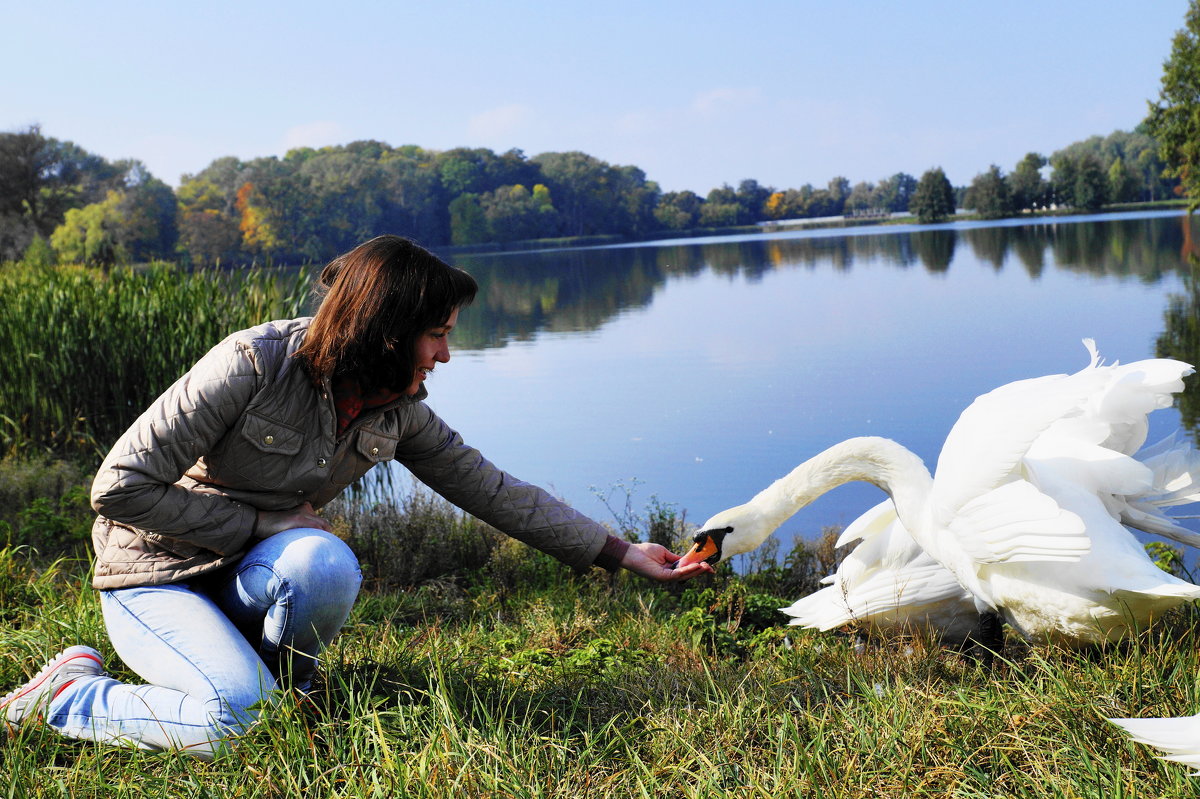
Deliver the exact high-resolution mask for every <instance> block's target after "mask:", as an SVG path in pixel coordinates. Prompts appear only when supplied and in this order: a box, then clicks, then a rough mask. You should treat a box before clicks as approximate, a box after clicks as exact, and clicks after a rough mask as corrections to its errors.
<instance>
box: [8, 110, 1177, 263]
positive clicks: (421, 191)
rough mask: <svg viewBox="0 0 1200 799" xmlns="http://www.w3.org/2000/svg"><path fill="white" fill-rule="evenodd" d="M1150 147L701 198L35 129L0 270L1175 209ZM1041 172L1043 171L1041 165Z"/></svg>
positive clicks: (1095, 149) (546, 156)
mask: <svg viewBox="0 0 1200 799" xmlns="http://www.w3.org/2000/svg"><path fill="white" fill-rule="evenodd" d="M1157 153H1158V148H1157V145H1156V143H1155V141H1154V140H1153V139H1152V138H1150V136H1149V135H1147V134H1146V133H1144V132H1135V133H1124V132H1120V131H1118V132H1116V133H1113V134H1112V135H1110V136H1109V137H1107V138H1101V137H1098V136H1097V137H1093V138H1092V139H1088V140H1087V141H1085V142H1078V143H1076V144H1072V145H1071V146H1070V147H1068V148H1066V149H1064V150H1061V151H1059V152H1057V153H1055V154H1054V155H1052V156H1051V157H1050V158H1049V159H1047V158H1043V157H1042V156H1040V155H1038V154H1036V153H1030V154H1029V155H1027V156H1026V157H1025V159H1023V160H1022V161H1021V163H1019V164H1017V166H1016V169H1015V170H1014V171H1013V172H1012V173H1011V174H1008V175H1005V174H1003V173H1002V172H1001V171H1000V169H999V168H998V167H995V166H993V167H992V168H991V169H990V170H988V171H987V172H985V173H982V174H980V175H979V176H977V177H976V178H975V180H974V181H973V182H972V183H971V184H970V185H969V186H966V187H959V188H954V187H952V186H951V185H950V182H949V180H948V179H947V178H946V176H945V174H944V172H943V171H942V170H941V169H940V168H933V169H930V170H929V171H927V172H926V173H925V174H924V175H922V177H921V179H920V180H918V179H916V178H914V177H913V176H911V175H908V174H906V173H903V172H900V173H896V174H894V175H892V176H890V177H888V178H885V179H882V180H880V181H878V182H866V181H864V182H860V183H857V184H853V185H851V183H850V181H849V180H847V179H846V178H844V177H840V176H839V177H835V178H834V179H833V180H831V181H829V183H828V184H827V185H825V186H824V187H820V188H818V187H814V186H812V185H809V184H806V185H804V186H802V187H800V188H798V189H783V190H780V189H776V188H774V187H770V186H765V185H762V184H760V183H759V182H758V181H757V180H753V179H746V180H743V181H741V182H740V183H739V184H738V186H737V187H736V188H734V187H732V186H730V185H728V184H725V185H722V186H719V187H717V188H714V189H712V190H710V191H709V192H708V194H707V195H706V196H704V197H701V196H700V195H698V194H696V193H695V192H692V191H672V192H664V191H662V190H661V189H660V188H659V186H658V184H657V183H655V182H654V181H652V180H648V179H647V178H646V175H645V173H644V172H643V171H642V170H641V169H639V168H637V167H635V166H615V165H612V164H609V163H607V162H605V161H603V160H600V159H598V158H595V157H593V156H590V155H588V154H586V153H582V152H561V153H560V152H551V153H542V154H540V155H536V156H534V157H532V158H530V157H527V156H526V155H525V154H524V153H523V152H522V151H520V150H517V149H513V150H509V151H507V152H504V153H496V152H493V151H492V150H489V149H486V148H456V149H452V150H446V151H433V150H427V149H424V148H421V147H418V146H416V145H406V146H403V147H392V146H390V145H388V144H385V143H383V142H377V141H356V142H352V143H350V144H346V145H338V146H332V147H323V148H320V149H313V148H300V149H295V150H292V151H290V152H288V153H287V155H285V156H283V157H282V158H279V157H275V156H269V157H262V158H255V159H252V160H249V161H242V160H240V159H237V158H234V157H226V158H219V159H217V160H215V161H213V162H212V163H211V164H209V165H208V166H207V167H206V168H205V169H204V170H202V171H201V172H199V173H197V174H194V175H184V176H183V177H182V179H181V181H180V185H179V188H178V189H177V190H172V189H171V188H170V187H169V186H167V185H166V184H165V183H163V182H162V181H161V180H159V179H158V178H156V177H154V176H153V175H151V174H150V173H149V171H148V170H147V169H146V168H145V166H144V165H143V164H142V163H140V162H138V161H135V160H128V161H116V162H109V161H107V160H105V159H104V158H101V157H100V156H97V155H94V154H91V153H88V152H87V151H86V150H84V149H83V148H82V147H80V146H79V145H77V144H75V143H73V142H69V141H59V140H57V139H55V138H52V137H48V136H45V135H43V133H42V132H41V130H40V129H39V128H38V127H31V128H29V129H26V130H22V131H17V132H11V133H0V260H18V259H23V260H25V261H27V262H31V261H32V262H43V261H45V262H50V261H55V260H57V261H63V262H78V263H89V264H98V265H110V264H114V263H124V262H141V261H147V260H151V259H164V260H179V261H183V262H185V263H190V264H194V265H207V264H215V263H226V264H237V263H247V262H251V261H255V262H259V263H306V262H322V261H326V260H328V259H329V258H331V257H333V256H334V255H336V254H338V253H340V252H344V251H346V250H348V249H350V248H351V247H353V246H354V245H356V244H358V243H359V242H361V241H363V240H365V239H368V238H371V237H372V236H375V235H378V234H380V233H385V232H391V233H400V234H403V235H407V236H410V237H412V238H414V239H416V240H417V241H420V242H422V243H423V244H425V245H427V246H432V247H438V246H444V245H474V244H485V243H494V242H500V243H504V242H512V241H519V240H528V239H545V238H561V237H581V236H596V235H606V236H613V237H620V238H623V239H644V238H646V237H648V236H653V235H661V234H678V233H681V232H685V231H690V230H698V229H713V228H729V227H735V226H742V225H753V224H756V223H760V222H767V221H782V220H788V219H803V218H813V217H836V216H842V215H847V216H857V215H879V214H888V213H895V212H911V213H913V214H915V215H916V216H917V217H918V218H919V219H920V221H923V222H936V221H941V220H943V219H946V218H948V217H949V216H951V215H953V214H954V213H955V209H956V208H958V207H965V208H968V209H974V210H976V211H977V212H978V213H979V214H980V215H981V216H985V217H996V216H1004V215H1009V214H1013V213H1020V212H1023V211H1025V210H1040V209H1043V208H1049V207H1054V206H1069V207H1077V208H1084V209H1092V208H1096V207H1098V206H1099V205H1100V204H1103V203H1105V202H1110V201H1111V202H1125V201H1137V200H1154V199H1158V198H1162V197H1166V196H1170V195H1171V194H1172V192H1173V190H1174V186H1175V185H1176V183H1177V181H1175V180H1174V179H1171V178H1163V177H1162V176H1161V173H1162V170H1163V168H1164V165H1163V163H1162V162H1161V161H1160V160H1158V155H1157ZM1047 166H1048V167H1049V168H1050V174H1049V176H1045V172H1046V171H1047V170H1046V167H1047Z"/></svg>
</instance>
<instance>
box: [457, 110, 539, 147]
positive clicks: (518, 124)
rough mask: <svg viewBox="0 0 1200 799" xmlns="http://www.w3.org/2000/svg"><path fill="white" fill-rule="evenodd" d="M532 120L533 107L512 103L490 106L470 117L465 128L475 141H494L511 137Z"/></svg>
mask: <svg viewBox="0 0 1200 799" xmlns="http://www.w3.org/2000/svg"><path fill="white" fill-rule="evenodd" d="M532 121H533V109H532V108H530V107H529V106H527V105H522V104H520V103H513V104H511V105H502V106H500V107H498V108H491V109H489V110H487V111H483V112H481V113H479V114H476V115H475V116H473V117H471V118H470V120H468V121H467V130H468V131H469V132H470V134H471V138H472V139H473V140H476V141H495V140H496V139H502V138H508V137H511V136H512V134H513V133H515V132H517V131H520V130H521V129H523V128H526V127H528V126H529V125H530V123H531V122H532Z"/></svg>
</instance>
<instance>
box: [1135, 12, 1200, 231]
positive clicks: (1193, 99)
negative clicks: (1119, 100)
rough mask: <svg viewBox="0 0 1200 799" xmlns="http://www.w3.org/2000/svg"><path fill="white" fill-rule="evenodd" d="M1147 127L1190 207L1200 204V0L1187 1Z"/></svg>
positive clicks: (1165, 63) (1164, 66)
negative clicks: (1178, 181) (1181, 24)
mask: <svg viewBox="0 0 1200 799" xmlns="http://www.w3.org/2000/svg"><path fill="white" fill-rule="evenodd" d="M1146 129H1147V130H1148V131H1149V133H1150V135H1152V136H1153V137H1154V138H1155V139H1157V140H1158V146H1159V154H1160V155H1161V156H1162V159H1163V161H1165V162H1166V164H1167V172H1168V174H1170V175H1172V176H1175V177H1178V178H1179V180H1180V184H1181V186H1182V190H1183V192H1184V193H1185V194H1186V195H1187V197H1188V198H1189V205H1188V208H1189V210H1192V211H1194V210H1196V208H1198V207H1200V0H1191V2H1189V3H1188V9H1187V13H1186V14H1185V15H1184V27H1183V28H1182V29H1180V30H1179V31H1177V32H1176V33H1175V37H1174V39H1172V41H1171V54H1170V55H1169V56H1168V57H1167V60H1166V61H1165V62H1164V63H1163V76H1162V86H1161V88H1160V89H1159V96H1158V102H1156V103H1151V104H1150V113H1149V116H1148V117H1147V118H1146Z"/></svg>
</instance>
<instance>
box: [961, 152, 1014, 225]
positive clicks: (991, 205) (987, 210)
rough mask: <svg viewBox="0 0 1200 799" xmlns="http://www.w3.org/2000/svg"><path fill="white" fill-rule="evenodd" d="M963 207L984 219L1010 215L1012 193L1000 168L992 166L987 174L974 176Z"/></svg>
mask: <svg viewBox="0 0 1200 799" xmlns="http://www.w3.org/2000/svg"><path fill="white" fill-rule="evenodd" d="M965 205H966V207H967V208H973V209H975V211H976V212H977V213H978V214H979V215H980V216H981V217H983V218H984V219H1000V218H1002V217H1006V216H1009V215H1011V214H1012V210H1013V201H1012V193H1011V192H1010V191H1009V188H1008V181H1007V180H1005V178H1004V175H1003V174H1002V173H1001V172H1000V167H998V166H996V165H995V164H992V166H991V167H990V168H989V169H988V171H987V172H981V173H980V174H978V175H976V176H975V179H974V180H973V181H971V187H970V188H969V189H968V190H967V197H966V200H965Z"/></svg>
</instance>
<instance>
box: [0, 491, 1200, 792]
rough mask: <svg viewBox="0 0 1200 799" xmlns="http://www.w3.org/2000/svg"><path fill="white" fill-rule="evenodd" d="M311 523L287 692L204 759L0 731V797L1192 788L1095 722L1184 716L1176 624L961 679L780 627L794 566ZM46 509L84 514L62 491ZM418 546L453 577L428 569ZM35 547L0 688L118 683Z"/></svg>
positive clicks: (10, 589)
mask: <svg viewBox="0 0 1200 799" xmlns="http://www.w3.org/2000/svg"><path fill="white" fill-rule="evenodd" d="M45 479H47V480H49V479H50V478H48V477H47V478H45ZM71 508H73V509H74V517H72V513H71V512H70V510H71ZM330 515H331V517H332V518H333V519H334V523H335V527H336V528H337V529H338V530H339V532H340V533H341V534H342V535H344V536H346V537H347V539H348V540H349V542H350V543H351V546H352V547H353V548H354V549H355V550H356V551H357V552H358V553H359V555H360V557H361V558H363V560H364V566H365V567H366V571H367V576H368V582H367V588H366V590H365V591H364V593H363V595H362V596H361V597H360V599H359V601H358V603H357V605H356V607H355V610H354V613H353V615H352V616H351V618H350V621H349V623H348V625H347V627H346V629H345V630H344V632H343V634H342V635H341V636H340V637H339V638H338V639H337V641H336V643H335V645H334V646H333V647H332V648H331V649H330V650H328V651H327V652H326V653H325V655H324V657H323V659H322V663H323V667H322V671H321V676H320V678H319V682H318V685H317V690H316V693H315V694H314V695H313V696H311V697H309V698H307V699H303V700H301V699H300V698H298V697H296V696H293V695H287V696H284V697H283V698H282V701H281V702H280V704H279V705H278V706H277V707H274V708H272V709H271V710H269V711H268V712H267V713H266V716H265V720H264V721H263V723H261V724H260V725H258V726H256V727H255V728H253V729H252V730H251V732H250V733H249V734H247V735H246V736H245V737H244V738H243V739H242V741H241V743H240V745H239V746H238V747H237V748H236V749H235V750H234V751H233V752H232V753H231V754H229V755H227V756H225V757H223V758H221V759H219V760H217V761H216V762H213V763H199V762H196V761H193V760H191V759H189V758H186V757H182V756H179V755H175V754H150V753H144V752H139V751H135V750H131V749H121V748H115V747H105V746H98V745H95V744H91V743H85V742H79V741H71V740H67V739H63V738H60V737H59V736H57V735H56V734H55V733H53V732H51V731H50V730H48V729H47V728H45V727H41V726H36V725H30V726H25V727H22V728H20V729H17V730H10V731H9V734H8V735H7V736H0V772H2V773H3V775H4V778H5V779H4V780H3V781H2V783H3V784H0V796H4V797H13V798H14V799H16V797H21V798H22V799H24V798H25V797H41V796H46V797H73V798H77V797H105V798H106V799H108V798H109V797H145V796H188V797H222V799H224V798H225V797H272V798H274V797H281V798H282V797H294V796H314V797H315V796H321V797H334V796H336V797H394V796H405V797H409V796H412V797H424V796H429V797H451V796H454V797H462V796H470V797H475V796H489V797H490V796H513V797H526V796H546V797H578V796H589V797H592V796H595V797H621V799H626V798H627V797H718V796H762V797H779V796H836V797H877V796H894V797H902V796H964V797H976V796H978V797H983V796H988V797H991V796H1062V797H1093V796H1094V797H1119V796H1128V797H1135V796H1136V797H1145V796H1193V795H1194V794H1195V791H1196V789H1197V787H1198V786H1197V784H1196V783H1195V782H1194V781H1192V780H1191V778H1189V777H1187V776H1186V769H1185V768H1183V767H1182V766H1178V765H1173V764H1163V763H1161V762H1159V761H1157V760H1155V759H1154V757H1153V755H1152V753H1151V752H1150V751H1148V750H1147V749H1145V748H1144V747H1140V746H1138V745H1135V744H1131V743H1129V742H1128V741H1127V740H1126V739H1125V738H1124V736H1123V734H1121V733H1120V731H1119V730H1117V729H1116V728H1115V727H1113V726H1111V725H1109V724H1108V723H1106V722H1105V721H1104V720H1103V717H1104V716H1114V715H1115V716H1120V715H1178V714H1182V713H1189V712H1192V711H1194V710H1200V689H1197V680H1196V675H1197V673H1198V672H1200V657H1198V655H1197V653H1196V651H1195V647H1194V645H1193V643H1192V642H1193V641H1194V639H1195V636H1196V634H1197V633H1198V632H1200V630H1198V629H1197V628H1198V627H1200V619H1198V618H1197V616H1196V614H1195V613H1194V612H1193V611H1191V610H1190V609H1189V610H1188V611H1187V612H1181V613H1178V614H1176V615H1175V616H1173V617H1172V618H1171V619H1170V620H1169V621H1168V622H1166V623H1164V624H1162V625H1160V626H1159V627H1158V628H1156V629H1154V630H1152V631H1150V632H1149V633H1147V634H1145V635H1143V636H1142V637H1140V638H1138V639H1137V640H1135V641H1133V642H1131V643H1130V644H1129V645H1128V646H1124V647H1119V648H1115V649H1113V650H1111V651H1108V652H1090V653H1082V654H1081V653H1074V652H1068V651H1065V650H1061V649H1056V648H1049V647H1044V648H1043V647H1037V648H1031V647H1028V646H1025V645H1023V644H1021V643H1020V642H1019V641H1015V640H1011V639H1010V642H1009V648H1008V651H1007V653H1006V659H1005V660H1004V661H1003V662H1001V663H1000V664H998V665H997V666H995V667H994V668H992V669H991V670H987V669H984V668H983V667H982V666H979V665H977V664H975V663H974V662H972V661H970V660H967V659H965V658H963V657H962V656H960V655H958V654H956V653H953V652H949V651H945V650H942V649H940V648H939V647H937V646H936V645H934V644H933V643H931V642H929V641H926V640H923V639H910V638H899V637H896V638H890V639H886V640H875V641H869V642H867V643H866V644H865V645H863V644H861V643H860V642H857V641H856V640H855V639H854V638H852V637H850V636H847V635H844V634H818V633H811V632H805V631H798V630H796V629H794V628H787V627H784V626H781V624H780V622H781V619H780V617H779V616H778V615H777V614H776V612H775V610H774V609H775V608H776V607H778V606H779V605H781V604H783V603H784V601H785V599H786V600H790V599H793V598H795V596H794V594H793V593H789V592H790V591H794V590H797V589H793V588H789V587H788V586H791V585H794V583H789V580H793V579H794V578H795V575H796V574H797V573H800V572H804V571H805V569H807V570H808V571H811V570H812V568H811V567H812V564H811V563H809V564H808V565H807V566H804V567H797V568H793V569H791V570H787V569H783V568H771V567H770V566H769V564H765V563H759V564H758V566H759V568H756V569H755V570H754V571H752V572H751V573H749V574H746V575H742V576H737V575H734V574H733V573H732V572H729V571H726V572H724V573H723V574H720V575H718V576H716V577H714V578H705V579H704V580H703V581H695V582H693V583H691V584H689V585H686V586H675V587H659V586H655V585H652V584H649V583H647V582H645V581H642V580H639V579H638V578H634V577H632V576H630V575H626V574H621V575H617V576H616V577H615V578H614V577H609V576H608V575H606V574H603V573H600V572H595V573H593V574H590V575H586V576H584V577H574V576H572V575H570V574H569V573H568V572H567V571H566V570H565V569H563V568H562V567H561V566H559V565H558V564H556V563H554V562H552V561H550V560H549V559H548V558H545V557H544V556H541V555H539V554H537V553H534V552H531V551H530V550H528V549H526V548H524V547H523V546H521V545H520V544H517V543H515V542H512V541H509V540H508V539H505V538H503V537H502V536H499V535H498V534H496V533H495V532H494V531H491V530H489V529H487V528H484V527H482V526H481V525H478V524H477V523H475V522H473V521H471V520H469V519H464V518H463V517H462V516H461V515H459V514H458V513H457V512H456V511H454V510H453V509H452V508H449V507H447V506H445V505H444V504H442V503H441V502H440V501H439V500H435V499H432V498H430V497H428V496H425V495H421V494H419V493H418V494H411V495H409V496H407V497H404V498H401V499H399V500H397V501H396V502H395V503H386V504H384V505H383V506H368V505H366V504H365V503H363V502H355V501H350V502H345V503H341V504H340V505H338V506H337V507H334V508H331V509H330ZM62 516H63V517H64V518H66V519H67V521H68V522H71V521H72V519H73V521H74V522H78V521H80V520H82V519H84V518H85V517H86V512H85V511H81V510H79V509H78V507H77V506H71V505H69V504H68V510H66V511H63V513H62ZM39 518H40V517H39ZM34 528H36V524H35V525H34ZM34 528H28V527H27V526H24V525H22V526H19V527H18V528H17V529H16V533H15V535H16V536H17V537H24V536H26V535H28V534H29V532H30V530H32V529H34ZM64 529H65V530H67V531H69V530H70V529H72V526H71V523H68V524H66V525H65V527H64ZM438 530H440V531H443V532H444V537H442V538H439V537H437V536H435V535H432V533H433V532H435V531H438ZM643 533H645V534H648V532H647V531H643ZM42 535H43V536H44V537H53V535H52V533H50V532H49V531H46V530H43V531H42ZM385 536H386V537H388V542H387V544H386V545H385V544H384V543H383V538H384V537H385ZM445 538H448V539H449V540H450V545H449V547H450V548H451V549H453V550H454V551H455V552H457V553H458V555H459V556H460V560H459V561H458V562H454V560H453V559H440V560H439V557H438V553H439V552H442V551H444V550H445V549H446V546H445V544H444V540H445ZM385 546H387V547H391V549H384V548H383V547H385ZM60 552H66V553H67V554H66V555H65V556H61V555H60V556H59V557H58V558H51V557H49V556H46V555H43V554H39V553H37V552H35V551H33V550H32V549H31V548H29V547H27V546H22V545H20V544H16V545H10V546H7V547H3V548H0V686H4V690H8V689H9V688H10V687H11V686H13V685H16V684H18V683H20V682H21V681H23V680H24V679H26V678H27V677H28V676H29V675H30V674H31V673H32V672H33V671H34V670H35V669H36V668H37V667H38V666H39V665H40V662H41V661H42V660H43V659H44V658H45V657H46V656H47V655H49V654H51V653H53V652H54V651H57V650H58V649H59V648H61V647H64V646H67V645H69V644H72V643H79V642H82V643H87V644H90V645H93V646H96V647H97V648H99V649H100V650H101V652H102V653H103V654H104V655H105V657H106V660H107V661H108V663H109V665H110V669H111V671H112V672H113V673H114V674H115V675H116V676H118V677H119V678H123V679H130V680H135V681H136V678H135V677H134V676H133V675H131V674H129V673H128V671H127V670H125V668H124V666H123V665H122V664H121V662H120V661H119V660H118V659H116V657H115V656H114V654H113V652H112V651H111V649H110V647H109V645H108V642H107V639H106V637H105V635H104V632H103V622H102V620H101V618H100V613H99V608H98V604H97V601H96V595H95V592H94V591H92V590H91V589H90V588H88V587H87V586H86V580H87V572H88V561H87V556H86V553H85V552H84V551H83V550H81V549H80V548H79V547H78V546H75V547H74V548H72V546H71V545H70V544H69V543H68V544H66V545H65V548H64V549H62V550H60ZM806 553H807V554H806ZM817 557H818V554H817V552H816V551H815V550H804V551H802V552H800V553H792V555H791V557H790V562H791V563H792V564H793V566H796V562H797V561H798V560H803V559H805V558H808V559H810V560H813V559H816V558H817ZM372 558H377V560H372ZM418 564H420V567H419V568H418V567H417V565H418ZM779 589H784V590H779Z"/></svg>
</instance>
